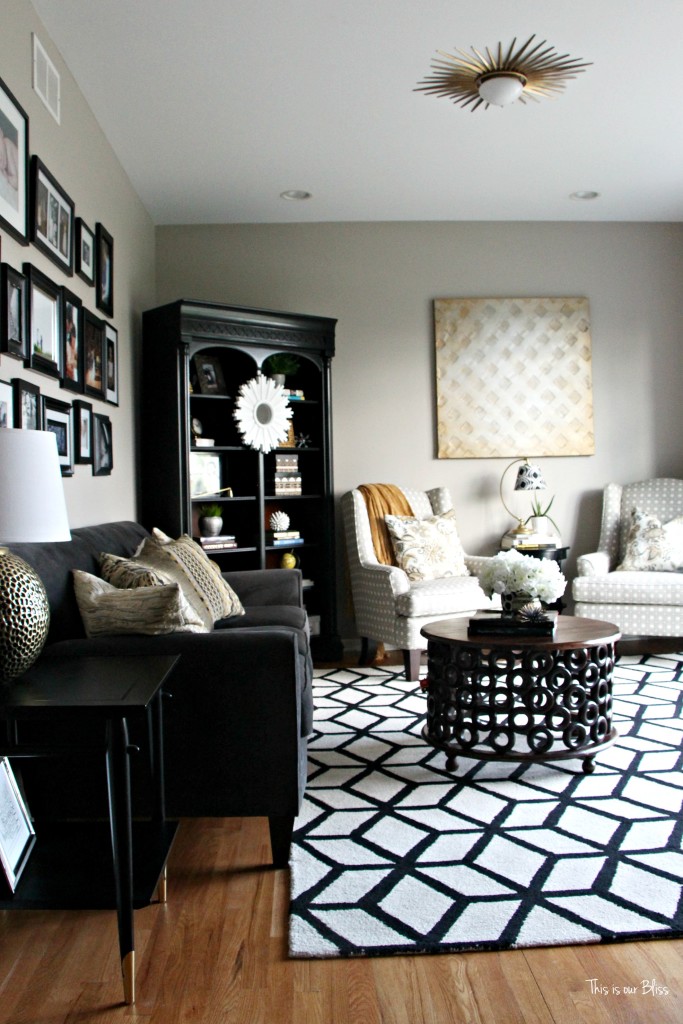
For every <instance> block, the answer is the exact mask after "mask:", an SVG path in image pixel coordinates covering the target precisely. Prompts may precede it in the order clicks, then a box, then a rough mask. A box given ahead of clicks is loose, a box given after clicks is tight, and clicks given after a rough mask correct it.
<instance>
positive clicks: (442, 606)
mask: <svg viewBox="0 0 683 1024" xmlns="http://www.w3.org/2000/svg"><path fill="white" fill-rule="evenodd" d="M489 605H490V602H489V600H488V599H487V597H486V596H485V594H484V591H483V590H482V589H481V587H480V586H479V582H478V580H477V579H476V577H475V576H446V577H444V578H442V579H439V580H423V581H421V582H417V583H413V585H412V586H411V588H410V590H409V591H407V592H406V593H405V594H399V596H398V597H397V598H396V611H397V613H398V614H399V615H405V616H406V617H408V618H419V617H421V616H424V615H448V614H450V613H451V612H452V613H454V614H455V613H457V612H468V611H477V610H478V609H480V608H488V607H489Z"/></svg>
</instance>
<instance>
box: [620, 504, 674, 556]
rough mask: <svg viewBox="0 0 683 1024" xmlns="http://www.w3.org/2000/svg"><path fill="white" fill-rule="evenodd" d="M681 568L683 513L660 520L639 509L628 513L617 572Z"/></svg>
mask: <svg viewBox="0 0 683 1024" xmlns="http://www.w3.org/2000/svg"><path fill="white" fill-rule="evenodd" d="M632 570H635V571H637V572H681V571H683V516H677V517H676V518H675V519H671V520H670V521H669V522H668V523H662V522H660V520H659V519H658V518H657V517H656V516H652V515H648V513H646V512H643V511H642V510H641V509H639V508H634V509H633V510H632V512H631V525H630V528H629V532H628V535H627V537H626V550H625V554H624V558H623V560H622V562H621V564H620V565H618V566H617V571H622V572H625V571H626V572H627V571H632Z"/></svg>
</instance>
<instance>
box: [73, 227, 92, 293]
mask: <svg viewBox="0 0 683 1024" xmlns="http://www.w3.org/2000/svg"><path fill="white" fill-rule="evenodd" d="M76 273H77V274H78V276H79V277H82V278H83V280H84V281H85V282H86V284H89V285H91V286H92V285H94V284H95V235H94V234H93V232H92V231H91V230H90V228H89V227H88V225H87V224H86V223H85V221H84V220H83V219H82V218H81V217H76Z"/></svg>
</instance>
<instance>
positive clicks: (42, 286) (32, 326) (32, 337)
mask: <svg viewBox="0 0 683 1024" xmlns="http://www.w3.org/2000/svg"><path fill="white" fill-rule="evenodd" d="M24 274H25V276H26V281H27V284H28V301H27V303H26V309H27V313H28V359H27V365H28V366H30V368H31V369H32V370H38V371H39V372H40V373H46V374H48V375H49V376H51V377H61V373H62V327H63V324H62V315H63V314H62V289H61V288H60V287H59V286H58V285H56V284H55V283H54V281H51V280H50V278H49V277H46V276H45V274H43V273H41V271H39V270H36V268H35V267H33V266H31V264H30V263H25V264H24Z"/></svg>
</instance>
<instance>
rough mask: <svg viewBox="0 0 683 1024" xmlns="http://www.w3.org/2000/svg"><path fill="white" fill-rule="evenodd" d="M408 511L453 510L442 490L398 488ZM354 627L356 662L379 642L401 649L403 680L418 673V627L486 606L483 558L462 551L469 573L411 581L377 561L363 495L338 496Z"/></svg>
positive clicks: (421, 645) (421, 642) (421, 641)
mask: <svg viewBox="0 0 683 1024" xmlns="http://www.w3.org/2000/svg"><path fill="white" fill-rule="evenodd" d="M400 490H401V491H402V492H403V494H404V495H405V497H406V498H407V499H408V502H409V504H410V507H411V509H412V511H413V515H414V516H415V518H418V519H426V518H428V517H430V516H434V515H443V514H444V513H445V512H448V511H449V510H450V509H452V508H453V502H452V501H451V496H450V493H449V491H448V489H447V488H445V487H437V488H435V489H434V490H430V491H415V490H409V489H407V488H404V487H401V488H400ZM341 507H342V516H343V520H344V531H345V535H346V550H347V554H348V565H349V574H350V579H351V591H352V595H353V606H354V613H355V618H356V628H357V630H358V633H359V635H360V637H361V638H362V642H363V648H362V652H361V664H363V663H365V662H367V661H368V660H369V657H370V649H371V647H372V648H373V649H374V648H375V646H376V644H378V643H381V644H385V645H387V646H390V647H393V648H398V649H399V650H401V651H402V652H403V660H404V665H405V672H406V678H407V679H408V680H416V679H418V677H419V670H420V654H421V651H423V650H424V649H426V647H427V641H426V640H425V638H424V637H423V636H421V635H420V630H421V629H422V627H423V626H424V625H426V624H427V623H428V622H435V621H436V620H438V619H450V618H455V617H456V616H465V615H472V614H473V613H474V612H476V611H477V610H480V609H482V608H489V607H491V603H490V601H489V599H488V598H487V597H486V596H485V594H484V592H483V590H482V589H481V587H480V586H479V584H478V582H477V569H478V568H479V567H480V566H481V565H482V564H483V563H484V562H486V561H487V559H486V558H485V557H483V556H470V555H465V564H466V565H467V568H468V570H469V572H470V573H471V575H469V576H444V577H443V578H440V579H430V580H420V581H416V582H413V581H411V580H410V579H409V578H408V576H407V574H406V573H405V572H404V571H403V569H400V568H398V567H397V566H396V565H384V564H382V563H380V562H379V561H378V559H377V555H376V554H375V548H374V545H373V540H372V533H371V528H370V519H369V517H368V511H367V507H366V504H365V500H364V498H363V495H362V494H361V492H360V491H359V490H353V491H349V492H348V493H347V494H345V495H344V496H343V497H342V500H341Z"/></svg>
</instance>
